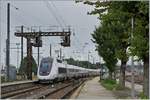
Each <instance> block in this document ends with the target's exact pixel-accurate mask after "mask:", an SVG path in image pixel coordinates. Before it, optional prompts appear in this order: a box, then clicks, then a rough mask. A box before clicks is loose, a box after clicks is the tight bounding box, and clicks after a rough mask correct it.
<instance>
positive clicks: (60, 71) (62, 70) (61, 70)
mask: <svg viewBox="0 0 150 100" xmlns="http://www.w3.org/2000/svg"><path fill="white" fill-rule="evenodd" d="M58 73H59V74H62V73H67V70H66V68H58Z"/></svg>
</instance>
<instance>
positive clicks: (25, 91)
mask: <svg viewBox="0 0 150 100" xmlns="http://www.w3.org/2000/svg"><path fill="white" fill-rule="evenodd" d="M85 80H86V79H79V80H74V81H65V82H63V83H55V84H46V85H45V84H37V83H32V84H30V85H28V87H27V86H21V84H19V85H20V87H21V88H14V89H11V90H9V91H8V90H7V91H2V93H1V98H2V99H6V98H7V99H61V98H66V97H67V96H68V94H70V93H71V92H72V91H73V90H75V89H76V88H77V87H79V86H80V85H81V84H82V83H83V82H84V81H85ZM15 87H16V86H15ZM7 88H8V87H7ZM11 88H13V86H11ZM3 90H4V87H3Z"/></svg>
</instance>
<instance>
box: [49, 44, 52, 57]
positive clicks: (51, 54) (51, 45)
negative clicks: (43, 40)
mask: <svg viewBox="0 0 150 100" xmlns="http://www.w3.org/2000/svg"><path fill="white" fill-rule="evenodd" d="M49 52H50V57H51V56H52V45H51V44H50V51H49Z"/></svg>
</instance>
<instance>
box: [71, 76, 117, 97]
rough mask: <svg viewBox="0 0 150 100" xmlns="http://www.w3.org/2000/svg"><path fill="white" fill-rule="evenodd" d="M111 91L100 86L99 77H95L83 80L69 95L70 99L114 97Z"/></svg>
mask: <svg viewBox="0 0 150 100" xmlns="http://www.w3.org/2000/svg"><path fill="white" fill-rule="evenodd" d="M115 98H116V97H115V96H114V95H113V93H112V92H111V91H108V90H106V89H105V88H104V87H103V86H101V84H100V82H99V77H95V78H93V79H91V80H88V81H87V82H85V84H84V85H83V86H81V87H79V88H78V89H77V90H76V91H75V92H74V93H73V94H72V96H71V97H70V99H115Z"/></svg>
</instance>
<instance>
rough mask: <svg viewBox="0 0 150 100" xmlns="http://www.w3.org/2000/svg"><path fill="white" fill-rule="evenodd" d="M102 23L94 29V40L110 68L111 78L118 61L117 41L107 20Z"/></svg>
mask: <svg viewBox="0 0 150 100" xmlns="http://www.w3.org/2000/svg"><path fill="white" fill-rule="evenodd" d="M101 24H102V25H101V26H100V27H98V28H96V30H95V31H94V33H93V34H92V36H93V38H94V40H93V42H94V43H96V44H98V45H97V47H96V48H97V51H98V53H99V55H100V56H102V57H103V59H104V61H105V63H106V66H107V68H108V69H109V78H111V79H112V73H113V72H114V71H115V66H116V63H117V58H116V57H115V45H114V44H115V43H114V42H112V41H114V38H111V35H110V32H109V29H108V27H109V26H108V25H106V23H105V21H103V23H101Z"/></svg>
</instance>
